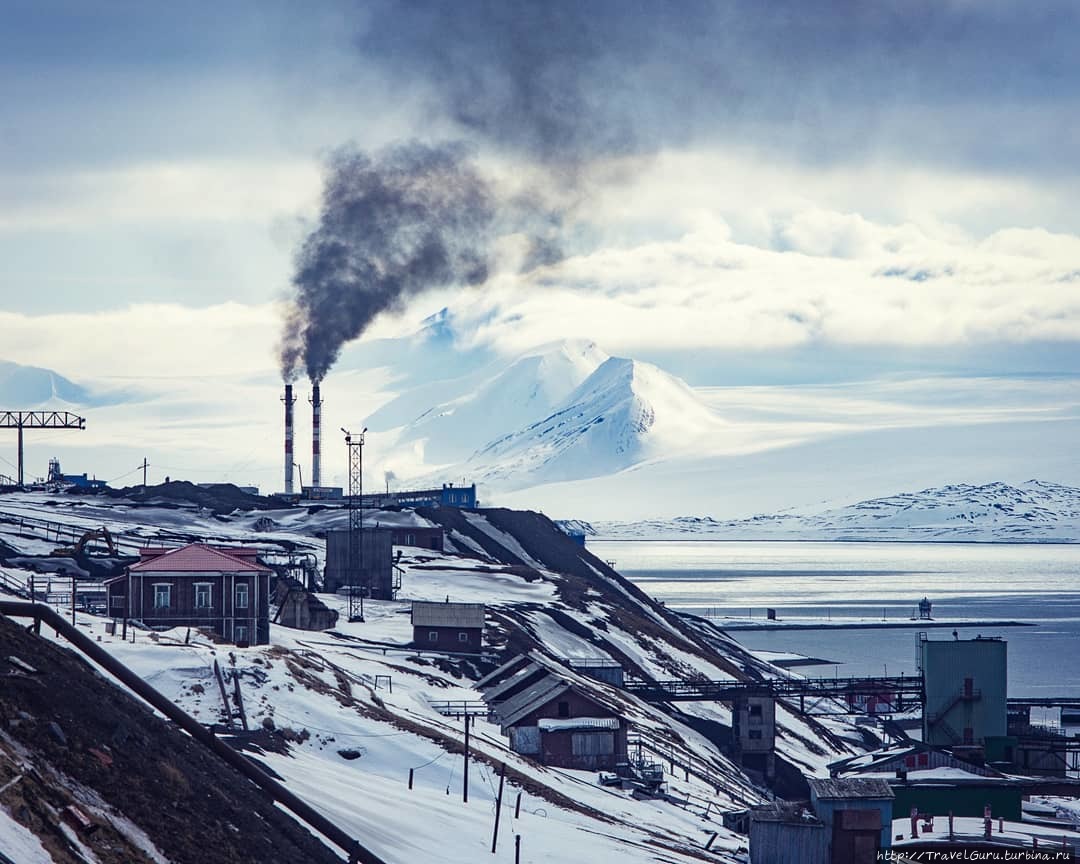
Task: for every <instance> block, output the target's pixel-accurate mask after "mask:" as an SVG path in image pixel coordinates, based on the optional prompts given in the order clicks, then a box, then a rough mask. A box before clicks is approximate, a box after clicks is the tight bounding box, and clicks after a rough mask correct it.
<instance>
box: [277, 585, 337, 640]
mask: <svg viewBox="0 0 1080 864" xmlns="http://www.w3.org/2000/svg"><path fill="white" fill-rule="evenodd" d="M273 602H274V605H275V606H277V609H278V611H277V614H276V615H275V616H274V623H275V624H280V625H282V626H283V627H293V628H295V629H297V630H329V629H330V628H331V627H333V626H334V625H335V624H336V623H337V620H338V613H337V611H336V610H334V609H331V608H330V607H329V606H327V605H326V604H325V603H323V602H322V600H320V599H319V598H318V597H316V596H315V595H314V594H312V593H311V592H310V591H308V590H307V589H306V588H305V587H304V586H303V584H301V582H300V581H299V580H297V579H293V578H289V577H278V580H277V584H276V585H275V586H274V600H273Z"/></svg>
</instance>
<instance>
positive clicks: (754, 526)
mask: <svg viewBox="0 0 1080 864" xmlns="http://www.w3.org/2000/svg"><path fill="white" fill-rule="evenodd" d="M576 527H577V528H578V529H579V530H584V531H586V533H591V534H593V535H596V536H600V537H606V538H612V539H616V538H643V537H672V538H675V537H698V538H701V539H709V538H713V539H766V538H775V539H791V540H795V539H806V540H945V541H948V540H953V541H984V542H986V541H991V542H1072V543H1075V542H1080V489H1077V488H1074V487H1071V486H1063V485H1060V484H1057V483H1049V482H1046V481H1042V480H1029V481H1028V482H1026V483H1022V484H1020V485H1019V486H1010V485H1008V484H1006V483H987V484H985V485H981V486H974V485H969V484H955V485H949V486H942V487H939V488H933V489H923V490H922V491H919V492H904V493H900V494H898V495H891V496H888V497H885V498H874V499H871V500H867V501H860V502H858V503H856V504H851V505H848V506H844V507H836V508H829V509H826V510H821V511H819V512H803V513H795V512H788V513H776V514H769V515H760V516H753V517H751V518H749V519H734V520H726V521H718V520H715V519H712V518H710V517H708V516H700V517H694V516H689V517H682V518H677V519H666V520H652V521H639V522H592V523H590V524H589V525H588V526H583V525H581V524H580V523H579V524H577V526H576Z"/></svg>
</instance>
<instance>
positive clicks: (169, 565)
mask: <svg viewBox="0 0 1080 864" xmlns="http://www.w3.org/2000/svg"><path fill="white" fill-rule="evenodd" d="M226 550H228V547H222V546H218V547H214V546H207V545H206V544H205V543H191V544H190V545H188V546H181V547H180V548H179V549H171V550H169V551H168V552H166V553H164V554H162V555H152V557H150V558H149V559H148V560H147V559H144V560H143V561H140V562H139V563H138V564H133V565H132V566H131V568H130V569H131V572H132V573H215V572H216V573H266V572H268V571H269V569H270V568H269V567H263V566H262V565H260V564H257V563H255V562H254V561H251V560H245V559H247V558H248V556H247V555H246V554H245V555H244V557H243V558H241V557H240V555H239V554H238V553H240V551H241V550H239V549H236V550H228V551H226ZM153 551H154V552H156V551H157V550H156V549H155V550H153Z"/></svg>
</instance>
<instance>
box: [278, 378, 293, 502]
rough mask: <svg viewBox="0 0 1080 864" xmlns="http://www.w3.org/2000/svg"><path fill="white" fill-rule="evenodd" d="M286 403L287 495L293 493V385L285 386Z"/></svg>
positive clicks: (284, 398)
mask: <svg viewBox="0 0 1080 864" xmlns="http://www.w3.org/2000/svg"><path fill="white" fill-rule="evenodd" d="M281 401H282V402H284V403H285V494H286V495H292V492H293V483H292V477H293V462H294V460H293V410H292V406H293V403H294V402H295V401H296V399H295V398H294V397H293V392H292V384H286V385H285V395H284V396H283V397H282V399H281Z"/></svg>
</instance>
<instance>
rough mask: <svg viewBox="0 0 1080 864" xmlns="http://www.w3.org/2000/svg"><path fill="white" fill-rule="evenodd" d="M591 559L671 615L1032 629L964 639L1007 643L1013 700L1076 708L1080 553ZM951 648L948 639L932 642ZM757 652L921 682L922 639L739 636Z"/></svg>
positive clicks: (640, 549)
mask: <svg viewBox="0 0 1080 864" xmlns="http://www.w3.org/2000/svg"><path fill="white" fill-rule="evenodd" d="M589 549H590V550H591V551H592V552H593V553H594V554H596V555H597V556H599V557H600V558H603V559H604V560H608V561H614V562H615V566H616V568H617V569H618V570H619V572H621V573H622V574H623V575H625V576H627V577H628V578H630V579H632V580H633V581H634V582H636V583H637V584H638V585H639V586H640V587H641V588H642V589H643V590H644V591H647V592H648V593H649V594H651V595H652V596H653V597H655V598H656V599H657V600H661V601H663V602H664V603H666V604H667V605H668V606H670V607H672V608H674V609H678V610H685V611H689V612H695V613H697V614H707V615H715V616H718V617H721V618H722V617H725V616H726V617H735V618H740V619H745V618H747V617H748V616H752V617H753V618H755V619H757V618H761V619H764V618H765V609H766V608H767V607H771V608H774V609H776V611H777V615H778V616H779V617H780V618H789V619H791V618H799V619H806V618H817V619H822V620H832V621H834V622H835V621H844V620H849V621H881V620H882V618H883V616H884V618H885V620H893V621H898V620H904V619H908V618H909V617H910V616H911V615H912V614H913V610H914V609H915V605H916V604H917V603H918V601H919V600H920V599H921V598H922V597H924V596H926V597H928V598H929V599H930V600H931V601H932V602H933V616H934V617H935V618H941V619H950V620H952V619H971V620H978V621H990V620H999V621H1000V620H1010V621H1026V622H1031V623H1033V624H1035V625H1037V626H1034V627H988V626H980V625H979V624H977V623H974V624H972V625H971V626H968V627H959V628H958V630H959V633H960V636H961V638H971V637H974V636H976V635H983V636H1001V637H1003V638H1004V639H1005V640H1007V641H1008V643H1009V648H1008V658H1009V661H1008V662H1009V695H1010V696H1074V697H1080V545H1074V546H1070V545H1021V544H1017V545H1012V544H975V543H972V544H966V543H965V544H959V543H958V544H952V543H949V544H945V543H799V542H793V543H784V542H727V541H724V542H713V541H699V542H683V541H670V542H669V541H643V542H622V541H619V542H616V541H610V542H608V541H595V542H590V543H589ZM928 633H929V638H931V639H945V638H951V629H938V630H933V629H931V630H929V631H928ZM733 635H734V636H735V638H737V639H738V640H739V641H740V642H742V643H743V644H744V645H746V646H747V647H748V648H751V649H762V650H769V651H783V652H792V653H798V654H804V655H808V656H811V657H817V658H822V659H825V660H828V661H831V662H830V663H829V664H828V665H825V666H817V667H807V668H805V669H803V670H800V671H803V672H804V673H805V674H808V675H815V674H820V675H824V676H831V675H832V674H834V673H836V674H839V675H876V674H884V673H887V674H890V675H898V674H901V673H904V674H916V673H917V669H916V662H915V650H916V641H917V639H918V630H916V629H911V630H832V631H821V630H811V631H791V632H775V631H752V632H743V633H733Z"/></svg>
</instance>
